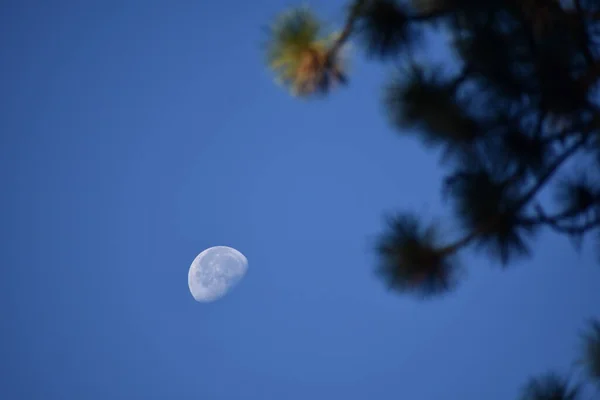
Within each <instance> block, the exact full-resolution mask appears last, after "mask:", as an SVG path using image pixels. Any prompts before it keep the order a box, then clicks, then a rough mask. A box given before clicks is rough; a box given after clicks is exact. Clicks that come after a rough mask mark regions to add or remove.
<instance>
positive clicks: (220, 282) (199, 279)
mask: <svg viewBox="0 0 600 400" xmlns="http://www.w3.org/2000/svg"><path fill="white" fill-rule="evenodd" d="M247 270H248V259H247V258H246V257H245V256H244V255H243V254H242V253H240V252H239V251H237V250H236V249H234V248H232V247H228V246H214V247H210V248H208V249H206V250H204V251H203V252H201V253H200V254H198V255H197V256H196V258H195V259H194V261H193V262H192V265H190V270H189V272H188V286H189V288H190V293H191V294H192V296H193V297H194V299H195V300H196V301H198V302H200V303H209V302H213V301H215V300H218V299H220V298H221V297H223V296H225V294H227V293H228V292H229V291H230V290H231V289H232V288H233V287H234V286H235V285H236V284H237V283H238V282H239V281H240V280H241V279H242V278H243V277H244V275H245V274H246V271H247Z"/></svg>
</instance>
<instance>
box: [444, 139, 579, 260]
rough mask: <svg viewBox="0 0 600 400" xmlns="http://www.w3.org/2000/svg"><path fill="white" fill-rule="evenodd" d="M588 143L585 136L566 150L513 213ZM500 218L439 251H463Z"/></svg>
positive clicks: (525, 203) (518, 203) (491, 219)
mask: <svg viewBox="0 0 600 400" xmlns="http://www.w3.org/2000/svg"><path fill="white" fill-rule="evenodd" d="M585 142H586V137H585V136H583V137H582V138H581V139H580V140H579V141H577V143H575V144H573V145H572V146H571V147H570V148H569V149H567V150H565V151H564V152H563V153H562V154H561V155H560V156H558V157H557V158H556V160H555V161H554V163H553V164H552V165H551V166H550V167H548V169H547V170H546V172H545V173H544V174H543V175H541V176H540V177H539V178H538V179H537V182H536V184H535V185H534V186H533V187H532V188H531V189H530V190H529V191H528V192H527V193H526V194H525V195H524V196H523V197H522V198H521V199H520V200H519V201H518V202H517V203H516V204H515V206H514V207H513V208H512V210H511V211H518V210H519V209H521V208H523V207H524V206H525V205H527V203H529V202H530V201H531V200H532V199H533V198H534V197H535V196H536V195H537V194H538V192H539V191H540V190H541V189H542V188H543V187H544V186H545V185H546V183H547V182H548V181H549V180H550V178H551V177H552V176H553V175H554V174H555V173H556V172H557V171H558V169H559V168H560V167H561V166H562V165H563V164H564V163H565V162H566V161H567V160H568V159H569V158H570V157H571V156H572V155H573V154H575V152H577V150H579V149H580V148H581V147H582V146H583V145H584V144H585ZM499 218H500V216H494V217H492V218H490V219H489V220H488V221H487V222H486V223H484V224H482V225H481V226H480V227H479V229H475V230H473V231H472V232H470V233H469V234H467V235H465V236H464V237H463V238H461V239H459V240H457V241H456V242H454V243H452V244H450V245H448V246H445V247H443V248H441V249H440V250H439V252H440V253H441V254H445V255H447V254H452V253H455V252H456V251H458V250H460V249H462V248H463V247H465V246H467V245H468V244H470V243H471V242H472V241H473V240H474V239H476V238H477V237H479V236H480V235H481V234H483V233H486V232H489V231H491V230H492V229H494V227H495V226H496V224H498V222H499Z"/></svg>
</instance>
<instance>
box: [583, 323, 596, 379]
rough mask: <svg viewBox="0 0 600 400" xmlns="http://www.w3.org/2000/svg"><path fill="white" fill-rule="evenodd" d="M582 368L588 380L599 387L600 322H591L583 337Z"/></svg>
mask: <svg viewBox="0 0 600 400" xmlns="http://www.w3.org/2000/svg"><path fill="white" fill-rule="evenodd" d="M583 345H584V348H583V360H582V361H583V366H584V367H585V370H586V372H587V376H588V378H589V379H590V380H591V381H592V382H594V383H595V384H596V385H598V387H600V320H595V321H592V323H591V324H590V326H589V328H588V330H587V331H586V332H585V334H584V336H583Z"/></svg>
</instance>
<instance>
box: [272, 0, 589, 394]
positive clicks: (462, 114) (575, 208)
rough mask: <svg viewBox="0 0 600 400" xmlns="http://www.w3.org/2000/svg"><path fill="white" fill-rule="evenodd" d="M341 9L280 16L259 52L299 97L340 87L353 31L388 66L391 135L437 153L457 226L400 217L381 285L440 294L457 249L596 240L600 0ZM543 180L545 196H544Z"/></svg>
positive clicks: (391, 1)
mask: <svg viewBox="0 0 600 400" xmlns="http://www.w3.org/2000/svg"><path fill="white" fill-rule="evenodd" d="M347 10H348V13H347V17H346V20H345V21H344V23H343V24H342V28H341V30H340V31H339V33H338V34H336V35H333V36H331V35H323V32H322V31H323V28H322V26H323V25H322V22H320V21H319V20H318V19H317V18H316V17H315V16H314V14H313V13H312V12H311V11H309V10H308V9H306V8H300V9H294V10H291V11H287V12H286V13H284V14H282V15H281V16H279V17H278V18H277V19H276V23H275V24H274V26H273V28H272V30H271V32H270V37H269V46H268V49H269V50H268V55H269V56H268V60H269V66H270V68H271V69H272V70H273V71H274V72H275V73H276V75H277V76H278V78H279V79H280V80H281V81H282V82H284V83H285V84H286V85H287V86H289V87H291V88H292V91H293V92H294V93H297V94H301V95H303V96H306V97H310V96H311V95H313V94H317V93H325V92H327V91H328V89H329V88H330V87H331V83H332V82H345V81H346V77H345V74H344V68H343V66H342V63H341V61H340V60H341V57H340V52H341V49H342V47H343V45H344V44H345V43H346V42H347V41H348V40H351V39H353V38H356V39H357V42H358V43H359V44H360V45H361V46H362V48H363V49H364V51H365V54H366V55H367V56H369V58H371V59H373V60H377V61H379V62H382V63H391V64H393V65H394V67H395V69H397V70H398V66H400V68H399V70H398V71H397V72H396V73H395V74H394V76H393V77H392V78H391V79H390V82H389V83H388V84H387V85H386V90H385V96H384V99H385V101H384V106H385V108H386V110H387V114H388V116H389V119H390V121H391V123H392V125H393V126H394V127H395V128H396V130H397V131H398V132H399V133H400V134H401V135H411V136H414V137H416V138H418V139H419V140H421V141H422V142H423V143H424V144H425V145H427V146H430V147H435V148H439V149H441V150H442V152H441V154H442V161H443V163H444V167H445V168H446V169H447V171H448V173H447V177H446V178H445V180H444V182H443V185H442V186H443V193H444V194H445V195H446V196H447V198H448V199H449V201H450V202H451V204H452V205H453V207H454V215H455V220H456V221H455V225H456V226H457V227H459V228H460V229H458V230H457V231H458V232H459V234H458V235H457V237H448V235H445V236H442V235H440V234H439V232H438V228H437V227H425V226H423V224H422V223H421V222H420V221H419V219H418V218H417V216H416V215H409V214H407V213H406V212H402V213H399V216H398V217H397V218H395V219H393V221H391V222H390V223H389V224H388V225H387V226H386V229H385V230H384V231H383V233H382V234H381V236H380V238H379V243H378V246H377V251H378V254H379V256H380V263H379V264H378V266H377V272H378V275H379V276H380V277H381V279H382V280H383V281H384V282H385V283H386V285H387V286H388V287H389V288H392V289H394V290H396V291H397V292H399V293H410V294H418V295H419V296H424V297H431V296H434V295H439V294H442V293H444V292H448V291H450V290H451V289H453V288H454V287H456V285H457V283H458V279H457V278H458V275H457V274H456V271H457V267H456V266H457V265H458V255H459V254H458V253H460V252H461V251H462V250H463V249H465V248H468V247H474V248H475V249H480V250H483V251H484V252H485V254H486V255H487V256H488V257H489V259H490V260H493V261H498V262H499V263H500V264H502V265H509V264H511V263H513V262H514V261H516V260H518V259H522V258H524V257H527V256H529V255H531V254H532V253H533V251H532V250H531V249H532V245H533V243H532V240H533V239H534V238H535V234H536V233H537V232H538V231H539V230H540V229H542V228H547V229H550V230H552V231H554V232H556V233H558V234H560V235H563V236H565V237H568V238H569V239H571V241H572V242H573V243H574V244H575V245H577V246H580V245H581V243H582V241H583V238H584V237H586V236H591V237H594V238H595V239H596V240H597V241H596V243H597V244H598V248H599V250H600V110H599V104H598V93H597V83H598V80H599V78H600V2H598V1H593V0H573V1H570V2H568V1H559V0H489V1H478V0H405V1H402V0H352V1H350V2H349V6H348V9H347ZM435 32H438V34H439V33H441V34H442V35H443V36H444V37H445V38H448V39H449V40H445V41H444V43H445V44H446V45H447V46H449V49H450V53H451V54H452V55H453V59H451V60H446V61H445V62H443V64H442V65H438V64H437V63H436V62H435V61H434V58H435V57H433V56H434V54H433V52H434V51H435V50H433V48H434V47H433V46H432V47H429V46H430V45H431V40H429V41H428V40H425V38H426V37H432V35H431V34H430V33H432V34H433V37H434V36H435ZM416 43H418V46H415V44H416ZM439 45H440V44H439V43H435V46H439ZM438 48H439V47H438ZM415 50H418V51H419V52H420V53H421V57H419V60H420V61H417V60H416V57H415ZM428 51H430V52H431V53H428ZM428 54H429V55H431V56H432V57H428ZM423 55H424V56H423ZM549 186H550V187H551V188H552V189H554V192H555V193H556V196H555V197H554V200H555V201H554V202H550V203H549V202H548V201H546V202H542V201H541V198H540V196H539V194H540V193H541V191H542V190H545V189H546V188H547V187H549ZM596 371H598V367H596ZM565 393H566V392H565ZM531 396H533V395H531ZM540 396H541V395H540ZM565 396H566V394H565ZM533 397H535V396H533ZM563 397H564V396H563Z"/></svg>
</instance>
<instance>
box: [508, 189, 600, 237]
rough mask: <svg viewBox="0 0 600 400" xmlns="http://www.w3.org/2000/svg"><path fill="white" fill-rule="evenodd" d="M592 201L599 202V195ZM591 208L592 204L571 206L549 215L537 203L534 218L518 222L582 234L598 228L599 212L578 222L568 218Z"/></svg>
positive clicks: (559, 231)
mask: <svg viewBox="0 0 600 400" xmlns="http://www.w3.org/2000/svg"><path fill="white" fill-rule="evenodd" d="M594 202H595V203H596V202H598V204H600V197H599V198H598V199H596V200H595V201H594ZM591 208H592V206H589V207H586V208H581V207H579V208H572V209H569V210H565V211H563V212H561V213H558V214H556V215H553V216H549V215H548V214H547V213H546V212H545V211H544V209H543V208H542V206H541V205H540V204H537V205H536V207H535V210H536V214H537V216H536V217H535V218H522V219H521V220H520V222H521V223H522V224H523V225H527V226H534V225H548V226H549V227H550V228H552V229H553V230H554V231H556V232H558V233H564V234H567V235H583V234H585V233H587V232H588V231H590V230H593V229H595V228H600V214H598V215H596V216H594V217H593V218H591V219H590V218H588V219H587V221H583V222H581V221H579V222H578V223H575V222H572V221H571V222H570V223H569V220H573V219H575V218H577V217H580V216H583V215H584V213H585V212H586V211H588V210H589V209H591Z"/></svg>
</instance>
